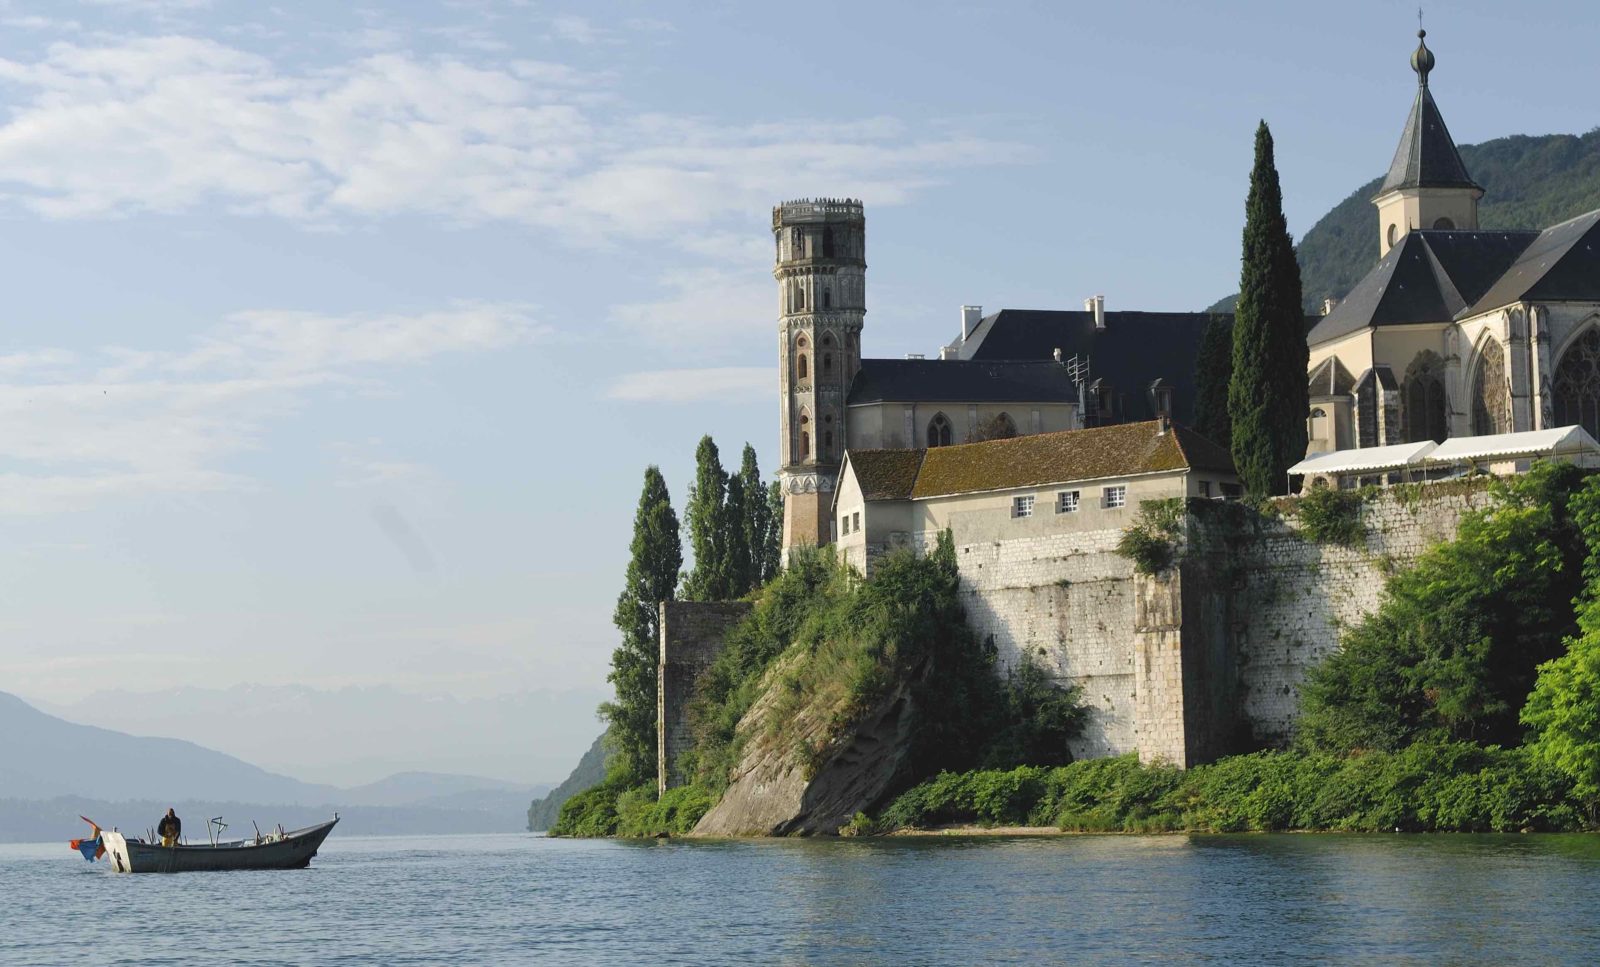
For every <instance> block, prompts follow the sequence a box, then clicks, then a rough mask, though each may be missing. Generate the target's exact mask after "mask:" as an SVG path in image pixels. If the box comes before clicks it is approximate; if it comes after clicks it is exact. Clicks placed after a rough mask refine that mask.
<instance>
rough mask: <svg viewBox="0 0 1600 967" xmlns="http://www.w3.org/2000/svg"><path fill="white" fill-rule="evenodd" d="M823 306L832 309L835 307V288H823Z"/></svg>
mask: <svg viewBox="0 0 1600 967" xmlns="http://www.w3.org/2000/svg"><path fill="white" fill-rule="evenodd" d="M822 308H824V309H832V308H833V290H832V289H823V290H822Z"/></svg>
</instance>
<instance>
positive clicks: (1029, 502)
mask: <svg viewBox="0 0 1600 967" xmlns="http://www.w3.org/2000/svg"><path fill="white" fill-rule="evenodd" d="M1011 516H1012V517H1032V516H1033V494H1028V495H1027V496H1026V497H1015V498H1012V501H1011Z"/></svg>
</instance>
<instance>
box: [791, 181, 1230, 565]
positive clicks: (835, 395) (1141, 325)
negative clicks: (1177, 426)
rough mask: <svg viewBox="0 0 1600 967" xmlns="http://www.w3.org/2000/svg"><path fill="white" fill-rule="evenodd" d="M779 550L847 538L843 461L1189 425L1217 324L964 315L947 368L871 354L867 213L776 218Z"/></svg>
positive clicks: (1107, 315) (821, 208) (1069, 315)
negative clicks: (882, 453)
mask: <svg viewBox="0 0 1600 967" xmlns="http://www.w3.org/2000/svg"><path fill="white" fill-rule="evenodd" d="M772 232H773V237H774V240H775V242H776V259H775V267H774V270H773V276H774V278H776V279H777V282H778V313H779V322H778V358H779V399H780V416H779V440H780V451H781V454H782V460H783V463H782V466H781V469H780V470H779V481H780V483H781V486H782V488H783V493H784V518H783V544H784V546H785V547H793V546H795V545H798V544H816V545H822V544H828V543H832V542H833V541H834V540H835V539H836V538H837V537H838V534H837V533H836V524H835V520H834V515H833V510H832V505H833V502H834V496H835V490H836V488H837V486H838V481H839V471H840V466H841V463H842V461H843V459H844V456H845V452H846V451H847V450H849V451H851V452H857V451H864V450H885V449H887V450H902V449H904V450H921V449H929V448H937V447H944V446H951V445H954V444H963V443H974V442H981V441H985V440H997V439H1008V438H1011V437H1020V436H1030V435H1034V434H1040V433H1052V432H1055V431H1061V430H1075V429H1083V428H1086V427H1099V426H1111V425H1119V424H1125V423H1130V422H1138V421H1149V420H1156V419H1169V418H1170V419H1175V420H1177V421H1180V422H1187V421H1188V420H1190V419H1191V418H1192V417H1191V414H1192V411H1193V406H1194V359H1195V355H1196V352H1197V350H1198V348H1199V345H1200V338H1201V335H1202V334H1203V333H1204V331H1205V328H1206V325H1207V324H1208V323H1209V321H1210V319H1211V316H1210V315H1208V314H1206V313H1161V312H1107V311H1106V309H1105V299H1104V298H1103V297H1101V296H1096V297H1094V298H1092V299H1089V300H1087V301H1086V302H1085V304H1084V308H1083V310H1082V311H1076V310H1072V311H1059V310H1017V309H1005V310H1002V311H1000V312H995V313H992V314H990V315H988V316H985V315H984V314H983V310H982V309H981V308H980V307H978V306H962V307H961V332H960V334H959V335H958V336H956V337H955V338H954V339H953V340H952V341H951V342H949V343H948V344H947V345H945V346H943V347H942V348H941V349H940V350H939V352H938V354H937V358H933V359H928V358H924V357H911V358H907V359H871V358H863V357H862V355H861V335H862V327H863V324H864V320H865V317H866V269H867V263H866V218H865V215H864V213H863V209H862V205H861V202H860V201H858V200H855V199H831V198H818V199H802V200H799V201H791V202H785V203H783V204H781V205H779V206H777V207H776V208H774V209H773V210H772Z"/></svg>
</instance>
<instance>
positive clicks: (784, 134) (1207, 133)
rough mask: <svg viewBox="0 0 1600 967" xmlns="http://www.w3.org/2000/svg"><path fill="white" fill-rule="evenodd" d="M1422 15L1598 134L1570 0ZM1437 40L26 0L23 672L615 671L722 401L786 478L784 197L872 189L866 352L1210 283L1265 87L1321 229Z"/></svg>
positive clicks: (45, 681) (1463, 65)
mask: <svg viewBox="0 0 1600 967" xmlns="http://www.w3.org/2000/svg"><path fill="white" fill-rule="evenodd" d="M1427 26H1428V30H1429V38H1428V39H1429V43H1430V46H1431V47H1432V48H1433V49H1434V51H1435V52H1436V54H1437V56H1438V66H1437V68H1436V69H1435V72H1434V74H1433V76H1432V84H1433V88H1434V92H1435V95H1436V97H1437V98H1438V101H1439V104H1440V107H1441V109H1442V111H1443V112H1444V116H1445V118H1446V119H1447V121H1448V122H1449V124H1450V126H1451V130H1452V132H1453V133H1454V134H1455V136H1456V138H1457V140H1458V141H1461V142H1475V141H1481V140H1486V139H1489V138H1493V137H1498V136H1501V135H1506V134H1512V133H1528V134H1542V133H1548V132H1573V133H1582V132H1584V131H1587V130H1589V129H1590V128H1591V127H1593V126H1594V125H1595V124H1596V123H1597V120H1600V107H1597V102H1596V99H1595V91H1596V90H1597V88H1600V85H1597V81H1600V76H1597V75H1600V61H1597V60H1596V58H1595V57H1594V56H1593V52H1594V50H1595V47H1596V42H1597V40H1600V37H1597V32H1596V28H1595V22H1594V18H1593V15H1592V10H1591V8H1590V7H1589V6H1588V5H1586V4H1579V3H1571V4H1539V3H1518V4H1508V3H1504V2H1484V3H1472V4H1466V3H1437V4H1431V5H1430V6H1429V12H1428V19H1427ZM1415 29H1416V16H1415V7H1414V6H1413V5H1412V4H1410V3H1409V2H1407V3H1400V2H1392V0H1374V2H1364V3H1361V2H1346V3H1338V4H1316V5H1310V4H1285V3H1278V2H1274V3H1249V4H1230V5H1224V4H1212V3H1205V4H1198V3H1117V4H1107V3H1092V4H1091V3H1050V4H1045V3H1040V4H1020V3H1012V4H1008V3H995V2H986V3H971V2H968V3H960V4H951V3H938V2H918V3H905V4H890V3H876V2H874V3H862V2H860V0H855V2H850V3H839V4H831V3H826V2H817V3H809V4H805V5H801V6H794V5H776V4H753V3H698V4H694V5H681V4H680V5H667V4H644V3H604V2H588V3H584V4H570V5H561V4H544V3H531V2H528V3H523V2H511V0H506V2H493V0H481V2H475V0H454V2H444V3H430V4H420V3H418V4H369V5H360V4H352V5H348V6H347V5H345V4H336V3H327V2H305V3H299V2H279V3H276V4H270V5H269V4H263V3H255V2H243V0H238V2H230V0H210V2H207V0H84V2H79V3H72V2H68V0H53V2H49V3H42V2H41V3H28V2H22V0H14V2H7V3H4V4H0V58H3V60H0V100H3V109H0V249H3V257H0V273H3V278H4V279H5V285H4V290H3V291H4V294H5V303H4V306H5V308H4V326H3V328H0V340H3V344H0V411H3V413H0V417H3V418H0V528H3V534H0V541H3V546H4V547H5V548H6V550H5V553H4V555H3V557H0V561H3V562H4V564H3V572H0V595H3V599H0V690H6V691H13V692H16V693H19V694H21V695H23V696H25V697H35V698H39V699H44V700H48V701H53V702H71V701H74V700H77V699H80V698H82V697H83V696H85V695H87V694H89V693H91V692H94V691H96V690H101V689H109V688H123V689H134V690H146V689H161V688H167V687H172V686H177V685H193V686H205V687H213V688H224V687H229V686H233V685H237V684H241V683H247V682H256V683H268V684H282V683H301V684H307V685H312V686H317V687H322V688H333V687H342V686H353V685H359V686H378V685H389V686H394V687H396V688H399V689H403V690H409V691H415V692H430V693H444V694H449V695H453V696H456V697H458V698H469V697H473V696H487V695H499V694H503V693H508V692H519V691H524V690H537V689H547V690H548V689H556V690H563V689H571V690H580V691H589V692H593V693H594V696H595V697H596V698H598V697H599V696H600V694H601V692H602V690H603V688H604V682H603V679H604V675H605V669H606V664H607V660H608V657H609V653H610V649H611V648H612V646H613V643H614V636H613V633H612V629H611V626H610V613H611V607H612V602H613V601H614V598H615V595H616V592H617V590H618V588H619V584H620V577H621V571H622V567H623V565H624V563H625V558H626V544H627V540H628V532H629V528H630V525H631V514H632V510H633V505H634V502H635V500H636V499H637V496H638V492H639V484H640V473H641V470H642V469H643V467H644V465H645V464H647V463H652V462H654V463H659V464H661V465H662V467H663V470H664V472H665V473H666V475H667V479H668V482H669V483H670V484H671V485H672V487H673V489H674V492H675V494H677V495H678V497H679V501H680V507H681V499H682V495H683V491H684V488H685V485H686V482H687V477H688V472H689V465H690V457H691V454H692V451H693V447H694V443H695V440H696V439H697V438H698V437H699V436H700V434H702V433H705V432H710V433H712V434H713V435H714V436H715V437H716V438H717V440H718V441H719V442H720V443H721V444H722V445H723V448H724V452H725V453H728V454H729V456H730V459H734V460H736V458H737V450H738V447H739V445H740V444H741V443H742V442H743V441H745V440H750V441H751V442H753V443H754V444H755V445H756V446H757V448H758V450H759V452H760V454H761V456H762V458H763V462H764V465H765V468H766V470H767V472H768V473H770V472H771V471H772V469H773V462H774V460H773V458H774V453H775V437H776V429H775V428H776V412H775V405H774V399H775V392H774V390H775V386H774V380H773V374H772V371H771V365H772V360H771V359H770V358H769V357H770V356H771V353H772V347H773V338H772V333H773V331H774V326H775V310H776V299H775V298H774V295H773V288H772V286H773V283H772V281H771V277H770V275H769V269H770V266H769V262H770V258H771V248H772V245H771V236H770V225H769V218H770V206H771V205H772V204H773V203H774V202H776V201H778V200H780V199H783V198H786V197H791V196H802V195H854V196H859V197H861V198H863V199H864V200H865V202H866V205H867V212H868V223H869V224H868V235H867V239H868V242H867V244H868V253H867V255H868V262H869V264H870V266H871V268H870V270H869V272H868V302H867V305H868V310H869V312H868V316H867V332H866V336H865V344H864V346H865V350H866V352H867V353H868V354H869V355H899V354H902V353H905V352H907V351H923V352H932V351H933V350H934V349H935V348H936V347H937V345H938V344H939V343H940V342H941V341H943V340H945V339H947V338H948V337H949V335H950V334H951V333H952V332H953V331H954V330H955V329H956V323H957V318H958V315H957V307H958V306H959V305H960V304H962V303H964V302H965V303H979V304H982V305H983V306H985V307H986V308H987V309H991V310H992V309H996V308H1000V307H1005V306H1011V307H1032V308H1050V307H1076V306H1077V305H1079V304H1080V302H1081V300H1082V298H1083V297H1084V296H1086V295H1089V294H1091V293H1095V292H1100V293H1104V294H1105V296H1106V299H1107V304H1108V306H1109V307H1110V308H1113V309H1122V308H1142V309H1198V308H1201V307H1203V306H1205V305H1207V304H1208V303H1210V302H1211V301H1213V300H1214V299H1216V298H1217V297H1219V296H1222V295H1225V294H1226V293H1228V292H1230V291H1232V289H1233V288H1234V284H1235V280H1236V276H1237V258H1238V236H1239V229H1240V226H1241V223H1242V211H1243V199H1244V193H1245V188H1246V184H1245V182H1246V177H1247V173H1248V169H1249V166H1250V149H1251V135H1252V131H1253V129H1254V127H1255V124H1256V121H1257V119H1258V118H1263V117H1264V118H1266V119H1267V120H1268V121H1269V123H1271V125H1272V127H1273V131H1274V134H1275V136H1276V138H1277V148H1278V165H1279V169H1280V171H1281V172H1282V176H1283V183H1284V189H1285V198H1286V206H1287V209H1288V216H1289V223H1290V228H1291V230H1292V231H1293V232H1294V233H1295V234H1296V235H1297V236H1298V235H1299V234H1301V233H1303V232H1304V231H1305V229H1306V228H1308V227H1309V225H1310V223H1311V221H1313V220H1314V219H1315V218H1316V217H1317V216H1319V215H1320V214H1321V213H1323V212H1324V211H1326V210H1327V209H1328V208H1330V207H1331V206H1332V205H1334V204H1335V203H1337V202H1338V201H1339V200H1341V199H1342V198H1343V197H1345V196H1346V195H1347V194H1348V193H1349V192H1350V191H1352V190H1354V189H1355V188H1356V187H1357V186H1359V185H1360V184H1362V183H1363V182H1364V181H1366V180H1367V179H1369V178H1371V177H1374V176H1376V175H1378V174H1380V173H1381V172H1382V171H1383V170H1384V169H1385V168H1386V167H1387V165H1388V162H1389V159H1390V157H1391V155H1392V153H1393V150H1394V146H1395V142H1396V139H1397V138H1398V135H1399V132H1400V127H1401V125H1402V123H1403V121H1404V119H1405V115H1406V112H1407V110H1408V108H1409V104H1410V99H1411V96H1412V93H1413V91H1414V86H1415V77H1414V75H1413V74H1412V72H1411V71H1410V69H1409V67H1408V66H1407V57H1408V56H1409V54H1410V52H1411V50H1412V48H1413V47H1414V46H1415V43H1416V41H1415V37H1414V36H1413V34H1414V31H1415ZM1374 231H1376V228H1374ZM385 725H386V723H383V722H374V723H373V728H374V732H381V730H382V729H383V728H384V727H385ZM578 731H579V732H582V731H584V730H582V729H579V730H578ZM189 737H190V738H203V737H201V736H189ZM576 752H577V750H576V749H574V750H573V755H574V756H575V755H576ZM516 771H517V770H515V769H507V770H502V771H501V774H512V773H515V772H516ZM526 778H528V779H530V780H532V779H543V778H546V777H545V776H542V775H541V776H527V777H526ZM553 778H560V777H559V776H555V777H553Z"/></svg>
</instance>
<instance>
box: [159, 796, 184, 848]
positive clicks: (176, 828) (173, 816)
mask: <svg viewBox="0 0 1600 967" xmlns="http://www.w3.org/2000/svg"><path fill="white" fill-rule="evenodd" d="M156 835H157V836H159V837H161V845H162V846H176V845H178V837H179V836H182V835H183V820H181V819H179V818H178V814H177V813H175V812H173V811H172V807H171V806H168V807H167V814H166V815H165V816H162V817H161V822H160V823H158V824H156Z"/></svg>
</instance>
